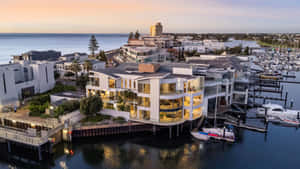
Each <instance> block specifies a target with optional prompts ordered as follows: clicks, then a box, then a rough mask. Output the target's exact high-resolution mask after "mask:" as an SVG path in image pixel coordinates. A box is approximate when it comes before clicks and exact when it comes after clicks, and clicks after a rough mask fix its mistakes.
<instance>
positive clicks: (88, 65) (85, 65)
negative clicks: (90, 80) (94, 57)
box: [83, 60, 93, 72]
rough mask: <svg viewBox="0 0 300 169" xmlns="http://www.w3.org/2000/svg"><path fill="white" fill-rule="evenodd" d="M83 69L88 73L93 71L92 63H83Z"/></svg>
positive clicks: (87, 61)
mask: <svg viewBox="0 0 300 169" xmlns="http://www.w3.org/2000/svg"><path fill="white" fill-rule="evenodd" d="M83 68H84V70H85V71H87V72H89V71H90V70H92V69H93V64H92V62H91V61H89V60H86V61H84V64H83Z"/></svg>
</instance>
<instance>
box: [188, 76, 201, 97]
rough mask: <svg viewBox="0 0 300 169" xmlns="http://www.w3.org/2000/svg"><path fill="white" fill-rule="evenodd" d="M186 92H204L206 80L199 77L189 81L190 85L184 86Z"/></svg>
mask: <svg viewBox="0 0 300 169" xmlns="http://www.w3.org/2000/svg"><path fill="white" fill-rule="evenodd" d="M184 88H185V90H187V92H189V93H197V92H200V91H202V90H203V88H204V78H203V77H199V78H197V79H194V80H190V81H188V84H187V85H186V84H184Z"/></svg>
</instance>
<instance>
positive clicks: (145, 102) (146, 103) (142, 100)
mask: <svg viewBox="0 0 300 169" xmlns="http://www.w3.org/2000/svg"><path fill="white" fill-rule="evenodd" d="M138 105H139V106H143V107H150V98H149V97H138Z"/></svg>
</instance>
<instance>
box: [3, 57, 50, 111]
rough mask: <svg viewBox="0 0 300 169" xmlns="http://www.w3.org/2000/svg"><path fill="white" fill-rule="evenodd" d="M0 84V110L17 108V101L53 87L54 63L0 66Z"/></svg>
mask: <svg viewBox="0 0 300 169" xmlns="http://www.w3.org/2000/svg"><path fill="white" fill-rule="evenodd" d="M0 84H1V85H0V109H2V108H3V107H5V106H18V105H19V100H21V99H24V98H26V97H30V96H32V95H34V94H37V93H43V92H46V91H48V90H50V89H52V88H53V87H54V85H55V79H54V63H52V62H26V61H24V62H19V63H15V64H6V65H0Z"/></svg>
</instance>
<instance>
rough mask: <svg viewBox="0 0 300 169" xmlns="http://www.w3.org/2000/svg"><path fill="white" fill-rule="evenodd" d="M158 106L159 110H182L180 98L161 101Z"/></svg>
mask: <svg viewBox="0 0 300 169" xmlns="http://www.w3.org/2000/svg"><path fill="white" fill-rule="evenodd" d="M159 104H160V105H159V108H160V109H161V110H171V109H179V108H182V98H179V99H170V100H167V99H161V100H160V103H159Z"/></svg>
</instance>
